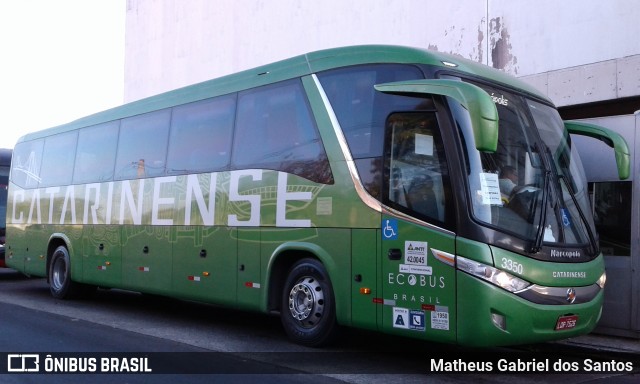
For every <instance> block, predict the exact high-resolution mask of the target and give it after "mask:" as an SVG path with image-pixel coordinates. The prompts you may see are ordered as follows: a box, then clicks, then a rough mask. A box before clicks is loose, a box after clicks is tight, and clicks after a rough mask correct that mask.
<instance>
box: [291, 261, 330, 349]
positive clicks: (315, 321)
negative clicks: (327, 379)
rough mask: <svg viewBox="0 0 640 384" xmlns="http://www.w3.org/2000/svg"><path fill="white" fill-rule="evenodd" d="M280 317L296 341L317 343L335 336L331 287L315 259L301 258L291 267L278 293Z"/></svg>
mask: <svg viewBox="0 0 640 384" xmlns="http://www.w3.org/2000/svg"><path fill="white" fill-rule="evenodd" d="M280 319H281V321H282V325H283V326H284V330H285V332H286V333H287V335H288V336H289V338H291V339H292V340H293V341H295V342H296V343H298V344H302V345H306V346H309V347H319V346H321V345H325V344H328V343H329V342H331V341H332V340H333V339H334V337H335V336H336V333H337V330H338V324H337V322H336V308H335V301H334V295H333V288H332V287H331V281H329V275H328V274H327V272H326V271H325V269H324V267H323V265H322V264H321V263H320V262H318V261H317V260H314V259H303V260H300V261H299V262H297V263H296V264H294V265H293V267H291V270H290V271H289V274H288V276H287V280H286V283H285V286H284V290H283V293H282V307H281V312H280Z"/></svg>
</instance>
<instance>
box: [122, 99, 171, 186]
mask: <svg viewBox="0 0 640 384" xmlns="http://www.w3.org/2000/svg"><path fill="white" fill-rule="evenodd" d="M170 115H171V111H170V110H169V109H164V110H160V111H157V112H151V113H146V114H144V115H139V116H135V117H131V118H128V119H123V120H122V123H121V126H120V138H119V140H118V156H117V158H116V168H115V173H116V174H115V178H116V179H132V178H139V177H154V176H161V175H163V174H164V173H165V158H166V153H167V138H168V136H169V119H170Z"/></svg>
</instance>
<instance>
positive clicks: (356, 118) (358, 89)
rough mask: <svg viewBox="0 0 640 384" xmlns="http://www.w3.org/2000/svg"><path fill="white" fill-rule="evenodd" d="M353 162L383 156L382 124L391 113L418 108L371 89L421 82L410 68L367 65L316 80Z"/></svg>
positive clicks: (417, 72)
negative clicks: (327, 99) (398, 82)
mask: <svg viewBox="0 0 640 384" xmlns="http://www.w3.org/2000/svg"><path fill="white" fill-rule="evenodd" d="M318 77H319V79H320V82H321V83H322V88H323V89H324V91H325V93H326V94H327V97H328V98H329V101H330V102H331V106H332V107H333V110H334V112H335V113H336V116H337V118H338V121H339V122H340V126H341V127H342V130H343V132H344V135H345V138H346V139H347V142H348V143H349V148H350V149H351V155H352V156H353V158H354V159H361V158H368V157H378V156H382V141H383V136H384V122H385V120H386V119H387V116H388V115H389V114H390V113H391V112H396V111H411V110H415V109H417V108H419V104H420V102H421V101H422V100H421V99H419V98H411V97H403V96H394V95H388V94H384V93H381V92H377V91H376V90H375V89H374V88H373V86H374V85H376V84H383V83H389V82H394V81H402V80H413V79H422V78H424V75H423V74H422V72H421V71H420V70H419V69H418V68H416V67H413V66H409V65H368V66H358V67H352V68H346V69H344V68H343V69H337V70H332V71H327V72H324V73H322V74H320V75H319V76H318Z"/></svg>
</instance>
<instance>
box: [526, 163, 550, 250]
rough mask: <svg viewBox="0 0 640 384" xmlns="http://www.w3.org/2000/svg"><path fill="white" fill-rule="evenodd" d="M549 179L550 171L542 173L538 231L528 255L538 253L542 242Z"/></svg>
mask: <svg viewBox="0 0 640 384" xmlns="http://www.w3.org/2000/svg"><path fill="white" fill-rule="evenodd" d="M549 179H551V171H549V170H546V171H545V172H544V179H543V182H542V190H541V192H542V199H541V200H542V201H541V203H542V210H541V212H540V218H539V219H538V229H537V231H536V237H535V240H534V241H533V244H532V245H531V247H530V248H529V253H538V252H539V251H540V249H542V241H543V240H544V231H545V224H546V221H545V220H546V218H547V204H548V201H549V184H550V183H549Z"/></svg>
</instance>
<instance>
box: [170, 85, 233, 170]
mask: <svg viewBox="0 0 640 384" xmlns="http://www.w3.org/2000/svg"><path fill="white" fill-rule="evenodd" d="M234 116H235V95H234V96H226V97H221V98H216V99H211V100H205V101H201V102H197V103H192V104H187V105H183V106H180V107H176V108H174V109H173V114H172V117H171V135H170V139H169V154H168V158H167V170H168V172H169V173H191V172H204V171H220V170H225V169H228V166H229V158H230V155H231V133H232V131H233V119H234Z"/></svg>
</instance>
